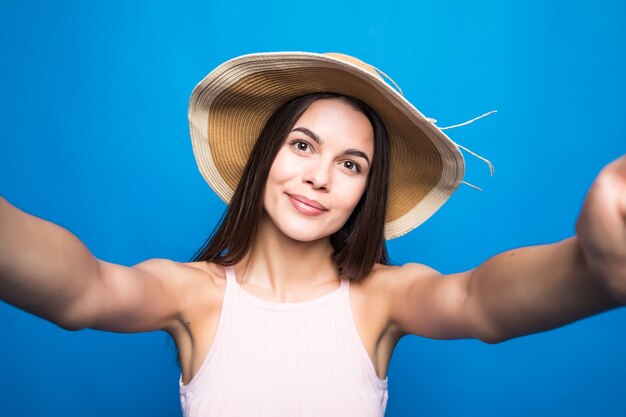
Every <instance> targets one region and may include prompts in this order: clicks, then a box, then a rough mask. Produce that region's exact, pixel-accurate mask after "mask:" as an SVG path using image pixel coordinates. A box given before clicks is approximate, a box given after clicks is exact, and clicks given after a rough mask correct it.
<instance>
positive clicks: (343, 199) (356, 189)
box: [337, 181, 366, 212]
mask: <svg viewBox="0 0 626 417" xmlns="http://www.w3.org/2000/svg"><path fill="white" fill-rule="evenodd" d="M365 187H366V183H365V181H363V182H359V183H356V184H355V182H354V181H351V182H348V183H346V184H345V185H342V187H341V189H338V190H337V195H338V196H340V197H339V199H338V200H337V202H338V204H340V205H341V206H342V207H343V208H345V209H346V210H349V211H350V212H352V210H354V208H355V207H356V205H357V204H358V203H359V201H360V200H361V197H362V196H363V193H365Z"/></svg>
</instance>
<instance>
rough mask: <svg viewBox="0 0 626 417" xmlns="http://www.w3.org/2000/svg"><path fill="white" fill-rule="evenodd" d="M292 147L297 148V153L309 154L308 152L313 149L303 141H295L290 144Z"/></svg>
mask: <svg viewBox="0 0 626 417" xmlns="http://www.w3.org/2000/svg"><path fill="white" fill-rule="evenodd" d="M290 145H291V146H293V147H295V149H296V151H297V152H302V153H307V151H308V150H309V149H310V148H311V145H309V143H308V142H305V141H303V140H294V141H292V142H291V143H290Z"/></svg>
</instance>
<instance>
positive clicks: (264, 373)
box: [179, 267, 389, 417]
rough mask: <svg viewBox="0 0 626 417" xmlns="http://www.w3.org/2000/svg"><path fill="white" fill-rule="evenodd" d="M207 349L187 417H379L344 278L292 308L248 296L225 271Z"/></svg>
mask: <svg viewBox="0 0 626 417" xmlns="http://www.w3.org/2000/svg"><path fill="white" fill-rule="evenodd" d="M225 271H226V280H227V282H226V291H225V293H224V301H223V304H222V309H221V313H220V318H219V322H218V326H217V330H216V333H215V337H214V340H213V343H212V345H211V347H210V349H209V352H208V354H207V355H206V357H205V359H204V361H203V362H202V365H201V366H200V369H199V370H198V372H197V373H196V375H195V376H194V377H193V379H192V380H191V381H190V382H189V384H187V385H183V383H182V375H181V377H180V380H179V386H180V402H181V406H182V410H183V415H184V416H185V417H217V416H220V417H224V416H228V417H244V416H245V417H270V416H271V417H294V416H297V417H320V416H325V417H333V416H338V417H339V416H341V417H352V416H354V417H357V416H358V417H370V416H371V417H383V416H384V414H385V409H386V407H387V398H388V379H389V378H388V377H386V378H385V379H381V378H379V377H378V375H377V374H376V370H375V369H374V365H373V363H372V361H371V359H370V357H369V355H368V353H367V351H366V350H365V347H364V345H363V343H362V341H361V338H360V336H359V334H358V331H357V329H356V326H355V323H354V318H353V315H352V308H351V306H350V297H349V291H348V290H349V286H350V281H349V280H348V279H342V280H341V285H340V286H339V288H337V289H335V290H334V291H332V292H330V293H327V294H325V295H323V296H321V297H319V298H316V299H313V300H307V301H302V302H296V303H278V302H272V301H267V300H263V299H260V298H257V297H255V296H253V295H252V294H249V293H248V292H246V291H245V290H244V289H243V288H242V287H241V286H240V285H239V283H238V282H237V279H236V277H235V271H234V269H233V268H232V267H226V268H225Z"/></svg>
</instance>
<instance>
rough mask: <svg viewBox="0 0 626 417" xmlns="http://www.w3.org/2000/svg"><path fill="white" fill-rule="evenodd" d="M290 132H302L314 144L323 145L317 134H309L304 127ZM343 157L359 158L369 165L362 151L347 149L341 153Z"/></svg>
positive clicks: (368, 160)
mask: <svg viewBox="0 0 626 417" xmlns="http://www.w3.org/2000/svg"><path fill="white" fill-rule="evenodd" d="M292 132H302V133H304V134H305V135H307V136H308V137H310V138H311V139H313V140H314V141H315V142H317V144H318V145H320V146H321V145H323V144H324V142H323V141H322V139H320V137H319V136H318V135H317V134H315V133H314V132H311V131H310V130H309V129H307V128H306V127H296V128H294V129H293V130H292ZM343 155H353V156H360V157H361V158H363V159H365V160H366V161H367V163H368V164H370V159H369V158H368V157H367V154H366V153H365V152H363V151H360V150H358V149H354V148H348V149H346V150H345V151H343Z"/></svg>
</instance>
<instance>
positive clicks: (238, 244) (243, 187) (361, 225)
mask: <svg viewBox="0 0 626 417" xmlns="http://www.w3.org/2000/svg"><path fill="white" fill-rule="evenodd" d="M330 98H334V99H339V100H342V101H344V102H346V103H348V104H349V105H351V106H352V107H353V108H355V109H356V110H358V111H360V112H362V113H363V114H364V115H365V116H367V118H368V119H369V121H370V123H371V124H372V128H373V130H374V157H373V160H372V166H371V169H370V172H369V174H368V180H367V187H366V189H365V192H364V193H363V196H362V197H361V199H360V200H359V202H358V204H357V206H356V207H355V209H354V211H353V212H352V214H351V216H350V217H349V218H348V220H347V221H346V223H345V224H344V225H343V226H342V227H341V229H339V230H338V231H337V232H335V233H333V234H332V235H331V236H330V243H331V245H332V247H333V254H332V261H333V262H334V263H335V265H336V267H337V270H338V272H339V274H340V276H341V277H345V278H348V279H351V280H354V281H361V280H363V279H364V278H365V277H366V276H367V275H368V274H369V273H370V271H371V269H372V267H373V266H374V264H375V263H376V262H378V263H381V264H384V265H389V259H388V255H387V248H386V246H385V236H384V227H385V213H386V209H387V190H388V185H389V159H390V155H389V154H390V147H389V140H388V135H387V130H386V129H385V126H384V124H383V122H382V120H381V119H380V117H379V116H378V115H377V114H376V113H375V112H374V111H373V110H372V109H370V108H369V107H368V106H367V105H366V104H365V103H363V102H361V101H359V100H357V99H355V98H352V97H348V96H344V95H340V94H336V93H313V94H307V95H305V96H301V97H297V98H295V99H293V100H291V101H289V102H287V103H285V104H283V105H282V106H281V107H280V108H278V110H276V111H275V112H274V113H273V114H272V116H271V117H270V118H269V120H268V121H267V123H266V124H265V127H264V128H263V130H262V131H261V134H260V135H259V138H258V140H257V141H256V143H255V145H254V148H253V149H252V152H251V153H250V156H249V158H248V162H247V164H246V167H245V168H244V171H243V174H242V177H241V180H240V181H239V184H238V185H237V188H236V189H235V192H234V194H233V197H232V199H231V201H230V204H229V206H228V208H227V210H226V212H225V214H224V215H223V216H222V219H221V220H220V223H219V228H217V231H215V230H214V231H213V233H212V234H211V236H210V237H209V238H208V239H207V241H206V242H205V243H204V245H203V246H202V247H201V248H200V249H199V250H198V251H197V252H196V254H195V255H194V256H193V258H192V261H211V262H215V263H218V264H220V265H224V266H226V265H233V264H236V263H237V262H239V261H240V260H241V259H242V258H243V257H244V256H245V255H246V253H247V252H248V251H249V249H250V248H251V247H252V243H253V242H254V239H255V237H256V234H257V231H258V225H259V223H260V219H261V216H262V214H263V191H264V189H265V183H266V181H267V177H268V175H269V171H270V168H271V166H272V163H273V162H274V159H275V157H276V154H277V153H278V151H279V150H280V147H281V146H282V145H283V142H284V140H285V139H286V137H287V135H288V134H289V132H290V131H291V129H292V128H293V126H294V124H295V123H296V121H297V120H298V118H300V116H301V115H302V114H303V113H304V111H305V110H306V109H308V108H309V106H310V105H311V104H312V103H313V102H315V101H316V100H321V99H330Z"/></svg>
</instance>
